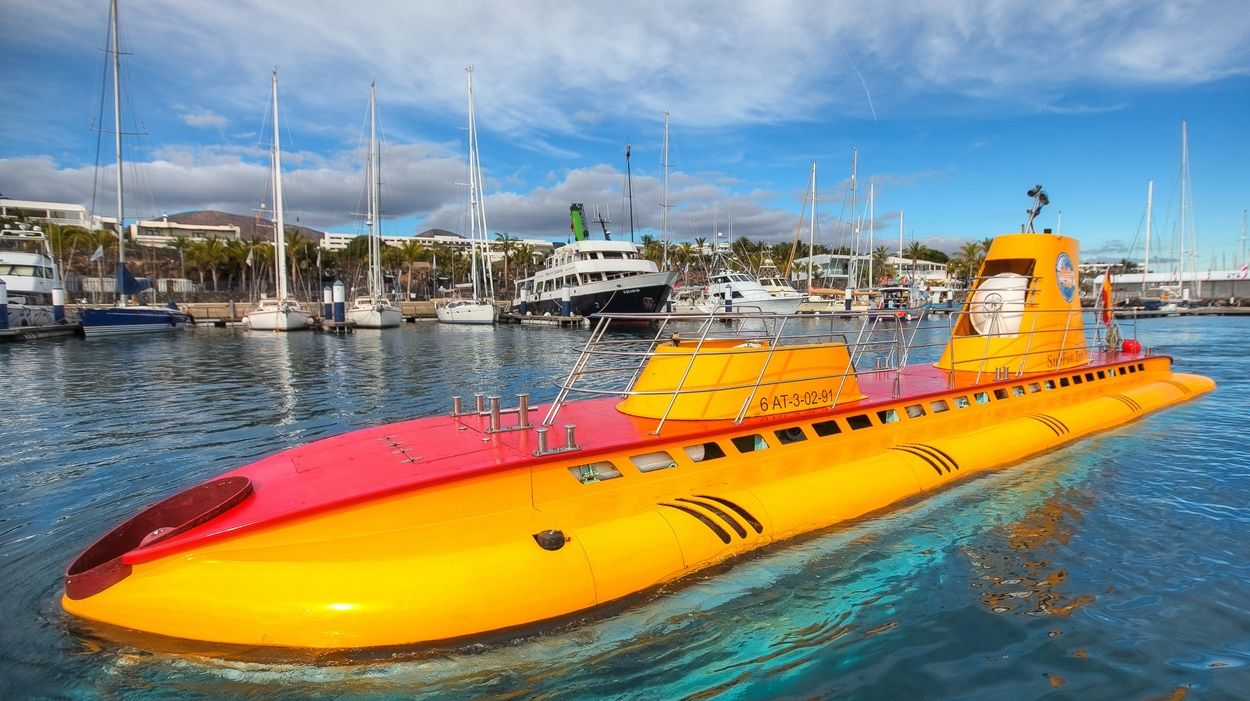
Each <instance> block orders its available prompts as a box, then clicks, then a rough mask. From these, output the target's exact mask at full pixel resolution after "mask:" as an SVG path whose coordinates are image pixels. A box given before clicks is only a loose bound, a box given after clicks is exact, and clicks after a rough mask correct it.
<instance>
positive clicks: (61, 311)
mask: <svg viewBox="0 0 1250 701" xmlns="http://www.w3.org/2000/svg"><path fill="white" fill-rule="evenodd" d="M52 323H54V324H63V323H65V288H64V287H53V288H52Z"/></svg>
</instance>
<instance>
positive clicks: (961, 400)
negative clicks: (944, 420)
mask: <svg viewBox="0 0 1250 701" xmlns="http://www.w3.org/2000/svg"><path fill="white" fill-rule="evenodd" d="M970 406H972V404H970V403H969V402H968V398H967V397H964V396H958V397H955V408H956V409H967V408H968V407H970Z"/></svg>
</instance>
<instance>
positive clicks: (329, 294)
mask: <svg viewBox="0 0 1250 701" xmlns="http://www.w3.org/2000/svg"><path fill="white" fill-rule="evenodd" d="M332 316H334V290H332V289H331V288H330V286H329V285H326V286H325V287H323V288H321V318H322V319H329V318H330V317H332Z"/></svg>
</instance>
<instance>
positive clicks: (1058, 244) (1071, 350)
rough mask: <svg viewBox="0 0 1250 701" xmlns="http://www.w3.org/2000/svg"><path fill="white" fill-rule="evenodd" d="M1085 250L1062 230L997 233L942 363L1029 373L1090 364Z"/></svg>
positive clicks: (966, 369)
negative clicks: (1082, 269) (1082, 280)
mask: <svg viewBox="0 0 1250 701" xmlns="http://www.w3.org/2000/svg"><path fill="white" fill-rule="evenodd" d="M1078 254H1079V246H1078V244H1077V241H1076V239H1073V238H1070V237H1067V236H1059V235H1057V234H1049V233H1041V234H1035V233H1022V234H1004V235H1001V236H999V237H997V238H995V239H994V241H993V243H992V244H990V249H989V251H988V252H987V254H986V256H985V262H984V263H982V264H981V270H980V272H979V274H978V275H977V277H976V279H975V280H974V283H973V286H972V288H971V290H970V291H969V293H968V297H967V299H966V300H965V301H964V308H963V311H964V313H963V314H960V315H959V318H958V322H957V323H956V324H955V327H954V328H953V329H952V331H951V338H950V341H949V342H948V343H947V344H946V349H945V350H944V351H943V352H942V356H941V358H940V359H939V360H938V362H937V364H936V365H937V367H939V368H941V369H943V370H951V371H954V372H971V373H978V374H980V373H985V372H994V371H998V370H1000V369H1003V368H1005V369H1006V371H1007V372H1010V373H1012V374H1023V375H1027V374H1031V373H1044V372H1053V371H1055V370H1060V369H1064V368H1072V367H1078V366H1081V365H1086V364H1087V363H1089V353H1088V351H1087V349H1086V345H1085V324H1084V322H1083V321H1082V318H1081V296H1080V286H1079V284H1078V274H1077V270H1078V269H1079V260H1078Z"/></svg>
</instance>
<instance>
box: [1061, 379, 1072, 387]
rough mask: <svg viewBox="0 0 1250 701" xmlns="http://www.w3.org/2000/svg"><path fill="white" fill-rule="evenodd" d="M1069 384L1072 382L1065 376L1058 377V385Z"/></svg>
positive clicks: (1064, 385)
mask: <svg viewBox="0 0 1250 701" xmlns="http://www.w3.org/2000/svg"><path fill="white" fill-rule="evenodd" d="M1070 384H1072V383H1071V382H1070V381H1069V380H1068V378H1066V377H1061V378H1059V386H1060V387H1067V386H1068V385H1070Z"/></svg>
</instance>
